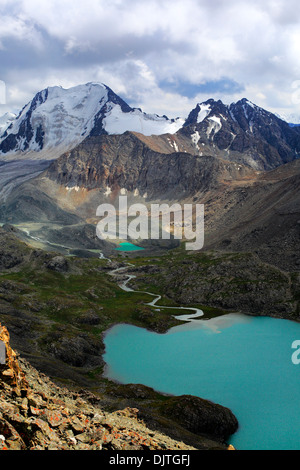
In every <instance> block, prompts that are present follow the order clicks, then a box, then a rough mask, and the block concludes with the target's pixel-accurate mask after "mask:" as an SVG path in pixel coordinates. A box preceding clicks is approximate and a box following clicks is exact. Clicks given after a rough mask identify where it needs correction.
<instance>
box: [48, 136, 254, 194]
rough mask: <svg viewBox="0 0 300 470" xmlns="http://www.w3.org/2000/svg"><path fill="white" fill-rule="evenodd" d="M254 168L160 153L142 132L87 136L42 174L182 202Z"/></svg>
mask: <svg viewBox="0 0 300 470" xmlns="http://www.w3.org/2000/svg"><path fill="white" fill-rule="evenodd" d="M251 173H253V170H251V169H249V168H247V167H245V166H243V165H237V164H234V163H229V162H226V161H224V160H220V159H218V158H216V157H213V156H209V155H208V156H205V157H199V156H195V155H192V154H189V153H187V152H170V153H168V154H167V153H161V152H156V151H154V150H153V148H152V145H151V142H150V143H148V142H147V143H145V142H143V140H142V139H140V138H139V136H138V135H136V134H133V133H131V132H126V133H125V134H123V135H121V136H101V137H95V138H88V139H86V140H85V141H84V142H83V143H82V144H81V145H80V146H78V147H77V148H76V149H74V150H72V151H71V152H68V153H66V154H64V155H63V156H62V157H61V158H59V159H58V160H56V161H55V162H53V163H52V165H51V166H50V167H49V168H48V169H47V170H46V171H45V172H44V174H43V177H46V178H49V179H50V180H53V181H55V183H58V184H60V185H63V186H66V187H69V188H74V187H77V188H78V189H80V188H85V189H87V190H92V189H99V190H102V192H103V194H105V193H106V194H107V193H109V194H110V193H113V192H115V191H118V190H120V189H122V188H124V189H126V190H127V191H130V192H135V191H138V194H139V195H141V196H143V195H146V198H147V199H149V200H151V199H152V200H157V199H169V200H172V199H173V200H178V199H183V198H186V197H191V196H194V195H195V194H196V193H197V192H199V191H205V190H208V189H211V188H213V187H215V186H216V185H217V183H218V182H219V181H220V180H223V179H225V180H226V179H229V180H230V179H239V178H242V177H243V176H245V175H247V174H251Z"/></svg>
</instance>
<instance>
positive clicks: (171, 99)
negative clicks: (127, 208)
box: [0, 0, 300, 117]
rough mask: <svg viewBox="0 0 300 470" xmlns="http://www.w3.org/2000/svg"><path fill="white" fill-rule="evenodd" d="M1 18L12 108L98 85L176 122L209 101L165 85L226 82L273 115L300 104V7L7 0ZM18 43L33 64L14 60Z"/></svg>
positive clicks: (206, 0)
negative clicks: (50, 93)
mask: <svg viewBox="0 0 300 470" xmlns="http://www.w3.org/2000/svg"><path fill="white" fill-rule="evenodd" d="M12 3H13V5H12ZM0 14H1V23H0V62H1V65H2V71H1V73H2V74H3V77H0V78H3V79H6V81H7V82H8V83H7V88H8V95H9V97H10V99H11V104H13V105H14V106H15V105H16V104H17V102H18V100H20V103H19V104H20V106H21V105H23V104H24V103H23V102H21V99H23V98H25V96H27V97H28V99H30V98H31V96H32V94H33V93H35V92H36V91H38V90H39V89H41V88H43V87H45V86H48V85H54V84H61V85H62V86H72V85H76V84H79V83H83V82H86V81H92V80H95V81H101V82H104V83H106V84H107V85H108V86H110V87H111V88H112V89H113V90H114V91H116V92H117V93H121V94H122V95H123V96H125V97H126V96H128V97H129V99H130V100H131V102H132V103H134V104H135V105H136V106H140V107H142V108H143V109H145V111H147V112H158V113H162V114H168V115H170V116H171V117H172V114H173V115H175V116H177V115H179V114H183V113H185V112H188V111H189V110H190V108H191V107H193V106H194V105H195V101H196V100H201V99H207V98H210V97H211V96H210V95H209V96H205V94H198V95H197V96H196V97H195V98H194V99H192V98H187V97H185V96H181V95H180V94H179V93H174V92H171V90H170V92H169V93H166V92H162V90H161V89H160V88H159V83H160V82H161V81H164V80H165V81H169V82H172V81H174V82H177V81H178V82H185V83H192V84H198V85H199V84H204V83H206V82H209V81H218V80H222V79H223V78H224V77H225V78H227V79H228V80H229V81H232V82H236V83H238V84H240V85H241V88H242V87H244V91H243V93H242V95H243V96H246V97H248V98H249V99H251V100H252V101H254V102H257V104H259V105H261V106H265V107H267V108H268V109H270V108H272V109H275V108H280V109H285V108H286V110H288V109H289V110H290V111H291V112H297V111H298V109H297V107H299V106H300V105H299V103H295V102H293V99H292V96H293V89H292V83H293V82H294V81H295V80H298V79H300V55H299V47H298V44H299V41H300V33H299V31H300V28H299V26H300V24H299V23H300V10H299V8H298V0H289V2H286V1H283V0H265V1H264V2H262V1H261V0H251V1H250V0H226V1H223V0H185V1H184V2H182V0H172V1H170V0H110V1H109V2H107V1H106V0H85V2H82V0H47V2H42V1H41V0H15V1H14V2H11V1H9V0H0ZM10 40H13V41H14V42H13V44H12V46H11V47H12V48H14V50H10ZM18 41H19V47H20V51H22V50H23V49H22V48H23V47H24V44H25V43H26V44H29V45H30V46H31V48H32V51H33V52H32V54H31V55H32V57H30V53H29V50H28V49H26V51H25V52H24V54H27V56H26V57H28V61H27V62H28V63H26V61H23V60H21V58H22V54H21V52H20V54H19V55H18V54H17V53H16V47H17V44H18V43H17V42H18ZM1 46H2V48H1ZM5 53H6V56H5ZM2 57H3V58H4V59H5V60H4V61H3V60H1V59H2ZM9 61H10V62H11V64H10V67H9ZM13 61H14V62H13ZM21 80H22V83H21ZM55 81H56V82H55ZM243 96H241V93H235V92H232V93H230V92H228V93H227V94H226V93H225V91H224V90H223V91H222V92H220V94H219V95H218V93H217V92H216V93H215V94H214V95H212V97H215V98H220V99H223V100H224V101H225V102H226V101H227V102H228V101H230V102H231V101H233V100H236V99H239V98H241V97H243ZM0 111H1V110H0ZM299 112H300V109H299Z"/></svg>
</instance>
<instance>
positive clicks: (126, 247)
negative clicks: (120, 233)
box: [116, 242, 144, 251]
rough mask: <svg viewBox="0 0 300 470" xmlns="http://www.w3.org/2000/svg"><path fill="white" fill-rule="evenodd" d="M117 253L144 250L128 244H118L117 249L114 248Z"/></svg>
mask: <svg viewBox="0 0 300 470" xmlns="http://www.w3.org/2000/svg"><path fill="white" fill-rule="evenodd" d="M116 250H117V251H142V250H144V248H141V247H140V246H136V245H133V244H132V243H129V242H124V243H120V245H119V247H118V248H116Z"/></svg>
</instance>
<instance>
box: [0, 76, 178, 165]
mask: <svg viewBox="0 0 300 470" xmlns="http://www.w3.org/2000/svg"><path fill="white" fill-rule="evenodd" d="M183 122H184V121H183V120H180V119H177V120H171V119H168V118H167V117H166V116H163V117H159V116H157V115H152V114H146V113H143V112H142V111H141V110H140V109H137V108H131V107H130V106H129V105H128V104H127V103H125V101H123V100H122V99H121V98H120V97H119V96H118V95H116V94H115V93H114V92H113V91H112V90H111V89H110V88H109V87H107V86H106V85H104V84H102V83H92V82H90V83H87V84H85V85H78V86H76V87H73V88H69V89H64V88H62V87H59V86H54V87H49V88H46V89H45V90H42V91H40V92H39V93H37V94H36V96H35V97H34V98H33V100H32V101H31V102H29V103H28V104H27V105H26V106H24V108H23V109H22V111H21V112H20V113H19V115H18V116H17V117H16V118H14V119H13V120H12V121H11V122H10V124H9V125H7V124H6V121H5V122H4V123H3V131H2V128H1V127H0V130H1V138H0V153H1V154H2V158H3V157H4V156H8V157H9V158H10V159H11V158H16V157H17V156H18V157H20V156H22V155H24V154H27V153H28V152H35V153H37V154H38V155H36V158H41V157H42V156H43V158H45V159H52V158H55V156H58V155H59V154H62V153H64V152H66V151H68V150H71V149H72V148H74V147H75V146H77V145H78V144H79V143H81V142H82V141H83V140H84V139H85V138H86V137H87V136H89V135H101V134H122V133H124V132H126V131H135V132H140V133H143V134H144V135H151V134H164V133H175V132H176V131H177V130H178V129H179V128H180V127H181V126H182V124H183ZM0 126H1V124H0ZM54 154H55V155H54Z"/></svg>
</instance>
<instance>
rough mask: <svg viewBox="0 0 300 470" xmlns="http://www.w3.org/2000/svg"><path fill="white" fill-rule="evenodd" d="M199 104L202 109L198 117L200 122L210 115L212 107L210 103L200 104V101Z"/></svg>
mask: <svg viewBox="0 0 300 470" xmlns="http://www.w3.org/2000/svg"><path fill="white" fill-rule="evenodd" d="M199 106H200V111H199V113H198V117H197V123H198V124H199V123H200V122H202V121H204V119H205V118H206V117H207V116H208V115H209V113H210V111H211V107H210V105H209V104H204V103H202V104H200V103H199Z"/></svg>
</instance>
